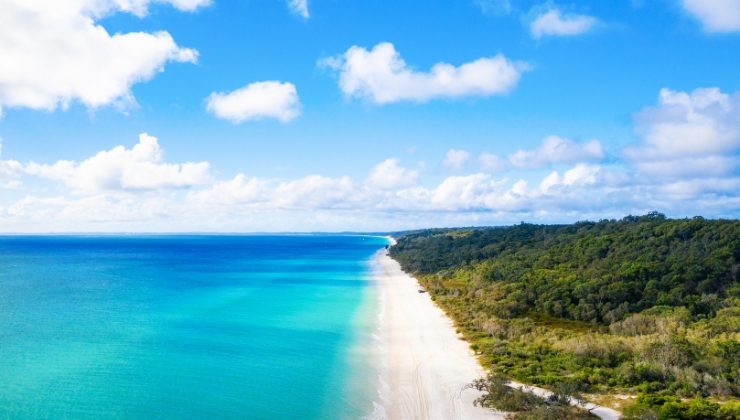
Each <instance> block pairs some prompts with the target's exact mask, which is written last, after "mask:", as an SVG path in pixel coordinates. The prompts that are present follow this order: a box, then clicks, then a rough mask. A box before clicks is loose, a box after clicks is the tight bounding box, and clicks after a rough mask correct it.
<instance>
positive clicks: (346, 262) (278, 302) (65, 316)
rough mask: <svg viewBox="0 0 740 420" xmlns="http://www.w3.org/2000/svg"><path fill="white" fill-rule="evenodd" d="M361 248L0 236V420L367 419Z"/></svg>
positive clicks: (299, 242)
mask: <svg viewBox="0 0 740 420" xmlns="http://www.w3.org/2000/svg"><path fill="white" fill-rule="evenodd" d="M386 244H387V240H386V239H385V238H381V237H372V236H322V235H296V236H287V235H286V236H201V235H193V236H8V237H0V418H13V419H43V418H49V419H64V418H69V419H119V418H120V419H211V418H212V419H237V418H238V419H245V418H249V419H251V418H254V419H345V418H346V419H355V418H361V417H363V416H365V415H368V414H369V413H370V412H371V411H372V406H373V400H374V399H376V396H377V383H376V381H375V378H377V372H376V371H375V367H374V361H373V360H372V359H373V350H372V347H373V345H372V340H373V337H372V336H373V333H374V331H375V330H374V328H375V327H374V325H375V322H376V319H377V316H376V309H375V306H374V305H375V299H374V290H373V286H372V282H371V278H370V274H371V273H370V271H369V270H370V268H369V265H368V261H369V259H370V258H371V257H372V255H373V254H374V253H375V252H377V251H378V250H379V249H381V248H382V247H383V246H385V245H386Z"/></svg>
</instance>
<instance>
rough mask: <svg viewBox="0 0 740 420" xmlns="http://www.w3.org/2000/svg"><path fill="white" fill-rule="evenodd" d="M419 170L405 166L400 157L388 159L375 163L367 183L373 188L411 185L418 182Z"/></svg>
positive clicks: (382, 188) (385, 188) (384, 188)
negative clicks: (399, 159) (402, 164)
mask: <svg viewBox="0 0 740 420" xmlns="http://www.w3.org/2000/svg"><path fill="white" fill-rule="evenodd" d="M418 179H419V172H417V171H414V170H411V169H408V168H404V167H403V166H401V163H400V162H399V161H398V159H395V158H391V159H386V160H384V161H382V162H380V163H379V164H377V165H375V168H373V171H372V172H371V173H370V176H369V177H368V178H367V184H368V185H369V186H370V187H371V188H378V189H381V190H390V189H395V188H403V187H410V186H412V185H414V184H416V182H417V180H418Z"/></svg>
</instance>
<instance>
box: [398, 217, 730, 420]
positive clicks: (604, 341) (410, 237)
mask: <svg viewBox="0 0 740 420" xmlns="http://www.w3.org/2000/svg"><path fill="white" fill-rule="evenodd" d="M391 255H392V256H393V257H394V258H395V259H396V260H398V261H399V262H400V263H401V265H402V266H403V268H404V269H405V270H406V271H409V272H412V273H414V274H416V275H417V276H418V277H419V280H420V282H421V283H422V284H423V286H424V287H425V288H426V289H427V290H428V291H429V292H430V294H431V295H432V297H433V298H434V299H435V300H436V301H437V302H438V303H439V304H440V305H441V306H442V307H443V308H444V309H445V310H446V311H447V312H448V313H449V314H450V315H451V316H452V317H453V318H454V319H455V321H456V323H457V325H458V328H459V329H460V330H461V331H462V332H463V333H464V334H465V336H466V337H467V338H468V339H469V340H470V341H471V342H472V343H473V344H472V345H473V348H474V349H475V350H476V351H477V352H478V353H479V355H480V357H481V359H482V360H483V361H484V362H485V363H488V364H490V365H491V367H492V371H493V372H497V373H501V374H505V375H507V376H509V377H513V378H515V379H518V380H520V381H524V382H528V383H533V384H539V385H544V386H553V385H555V384H557V383H559V382H561V381H562V380H563V378H568V380H569V381H574V382H575V383H577V384H579V385H578V386H580V387H581V388H582V389H583V391H587V392H594V393H607V394H608V393H614V392H623V393H626V394H640V395H642V397H641V399H640V400H639V401H640V403H639V404H636V405H634V406H633V408H632V410H633V411H634V410H638V409H643V410H646V412H652V413H667V412H673V413H676V412H679V411H681V410H678V409H677V408H676V407H679V408H680V407H684V406H682V405H681V404H683V403H681V402H680V401H679V402H677V401H673V400H670V399H668V398H662V397H661V398H659V396H678V397H681V398H684V399H685V398H699V399H700V400H698V401H700V402H697V403H692V404H693V405H690V407H689V405H686V406H685V407H684V408H686V410H684V411H681V412H694V411H696V410H697V407H704V408H706V410H709V408H707V407H715V405H712V404H715V403H712V404H708V405H707V404H705V405H702V404H703V403H701V401H704V400H702V399H701V398H706V397H710V398H713V399H715V400H717V402H719V403H723V400H726V399H729V400H733V399H736V398H737V397H738V396H739V395H740V286H739V283H738V277H739V276H740V222H739V221H735V220H705V219H703V218H700V217H697V218H693V219H682V220H669V219H666V218H665V217H664V216H663V215H661V214H658V213H650V214H648V215H645V216H629V217H626V218H624V219H621V220H603V221H599V222H580V223H576V224H573V225H557V226H545V225H532V224H521V225H517V226H511V227H494V228H474V229H447V230H439V229H436V230H428V231H418V232H409V233H405V234H402V235H399V240H398V244H397V245H396V246H394V247H392V248H391ZM628 401H629V400H628ZM645 401H650V402H651V404H653V405H650V404H647V403H645ZM656 401H658V402H661V401H664V402H666V403H665V404H667V405H666V407H665V409H664V408H662V407H661V406H659V405H656V403H655V402H656ZM686 404H688V403H686ZM720 405H721V407H720V408H722V410H719V409H717V410H718V411H717V412H723V413H724V412H727V411H728V410H730V412H733V411H734V410H737V412H736V414H737V416H738V417H737V418H740V408H738V407H739V406H738V405H737V404H729V405H727V404H724V405H723V404H720ZM687 407H688V408H687ZM689 408H691V410H689ZM671 410H672V411H671ZM692 410H694V411H692ZM706 410H705V411H706ZM728 415H734V414H732V413H730V414H728ZM635 416H636V417H635V418H639V416H637V415H635ZM666 416H667V417H666ZM723 416H724V415H723ZM649 417H650V416H648V417H646V418H649ZM725 417H726V416H725ZM725 417H722V418H725ZM662 418H701V417H697V416H693V415H689V414H686V415H684V417H675V416H674V417H671V416H668V415H663V417H662ZM706 418H713V417H706ZM717 418H719V417H717ZM726 418H733V417H726Z"/></svg>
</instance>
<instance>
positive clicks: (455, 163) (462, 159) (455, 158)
mask: <svg viewBox="0 0 740 420" xmlns="http://www.w3.org/2000/svg"><path fill="white" fill-rule="evenodd" d="M468 160H470V153H468V152H467V151H465V150H458V149H450V150H448V151H447V154H446V155H445V160H444V162H442V164H443V165H444V166H446V167H448V168H450V169H460V168H461V167H462V166H463V165H465V163H467V162H468Z"/></svg>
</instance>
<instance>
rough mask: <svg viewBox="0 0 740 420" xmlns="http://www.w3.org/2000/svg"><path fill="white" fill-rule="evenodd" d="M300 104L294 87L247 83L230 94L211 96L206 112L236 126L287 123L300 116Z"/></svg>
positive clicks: (284, 83) (279, 84)
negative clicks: (253, 122) (257, 122)
mask: <svg viewBox="0 0 740 420" xmlns="http://www.w3.org/2000/svg"><path fill="white" fill-rule="evenodd" d="M300 106H301V104H300V100H299V99H298V91H297V90H296V87H295V85H293V84H292V83H287V82H278V81H267V82H255V83H250V84H248V85H247V86H244V87H243V88H240V89H237V90H235V91H232V92H227V93H224V92H214V93H211V96H209V97H208V100H207V104H206V108H207V109H208V111H209V112H211V113H213V114H214V115H216V116H217V117H219V118H223V119H225V120H229V121H231V122H233V123H235V124H238V123H241V122H244V121H249V120H259V119H264V118H274V119H276V120H278V121H280V122H283V123H287V122H290V121H292V120H293V119H295V118H296V117H298V115H300Z"/></svg>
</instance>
